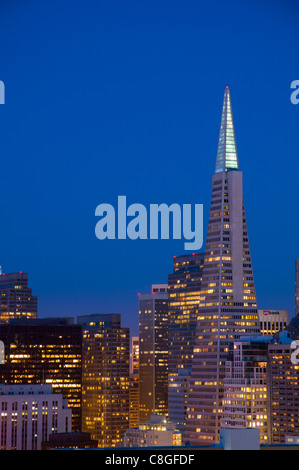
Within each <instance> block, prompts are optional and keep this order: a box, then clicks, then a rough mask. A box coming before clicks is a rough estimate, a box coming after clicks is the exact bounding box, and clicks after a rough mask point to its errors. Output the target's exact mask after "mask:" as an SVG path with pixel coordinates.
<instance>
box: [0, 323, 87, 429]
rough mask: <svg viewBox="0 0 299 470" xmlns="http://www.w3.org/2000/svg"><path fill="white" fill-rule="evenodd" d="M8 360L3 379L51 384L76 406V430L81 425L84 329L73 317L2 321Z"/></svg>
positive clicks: (1, 373) (1, 334)
mask: <svg viewBox="0 0 299 470" xmlns="http://www.w3.org/2000/svg"><path fill="white" fill-rule="evenodd" d="M0 339H1V341H3V343H4V346H5V363H4V364H0V382H1V383H4V384H7V385H13V384H15V385H17V384H23V385H25V384H32V385H33V384H49V385H51V386H52V389H53V393H61V395H62V396H63V398H65V399H67V400H68V404H69V407H70V408H71V410H72V430H73V431H78V430H80V429H81V378H82V377H81V374H82V370H81V356H82V329H81V326H80V325H76V324H74V319H73V318H43V319H31V320H29V319H25V318H23V319H18V320H11V321H10V323H3V324H0Z"/></svg>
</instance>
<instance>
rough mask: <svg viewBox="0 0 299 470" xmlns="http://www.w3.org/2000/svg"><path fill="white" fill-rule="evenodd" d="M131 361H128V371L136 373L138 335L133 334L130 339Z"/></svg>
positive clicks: (137, 365)
mask: <svg viewBox="0 0 299 470" xmlns="http://www.w3.org/2000/svg"><path fill="white" fill-rule="evenodd" d="M130 357H131V363H130V373H131V374H138V372H139V338H138V336H133V337H132V339H131V353H130Z"/></svg>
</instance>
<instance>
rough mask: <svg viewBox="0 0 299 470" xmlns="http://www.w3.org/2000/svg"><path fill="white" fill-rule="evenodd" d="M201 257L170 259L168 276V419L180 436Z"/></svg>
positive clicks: (189, 366) (185, 402)
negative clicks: (174, 424) (171, 269)
mask: <svg viewBox="0 0 299 470" xmlns="http://www.w3.org/2000/svg"><path fill="white" fill-rule="evenodd" d="M203 263H204V253H192V254H187V255H183V256H174V258H173V273H171V274H169V275H168V296H169V300H168V341H169V346H168V350H169V356H168V417H169V420H170V421H172V422H174V423H176V424H177V426H178V429H180V431H181V432H182V433H183V430H184V425H185V418H186V410H187V394H188V385H189V377H188V376H189V375H190V373H191V365H192V358H193V349H194V340H195V330H196V324H197V316H198V308H199V299H200V289H201V280H202V270H203Z"/></svg>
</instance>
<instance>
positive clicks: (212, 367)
mask: <svg viewBox="0 0 299 470" xmlns="http://www.w3.org/2000/svg"><path fill="white" fill-rule="evenodd" d="M242 177H243V175H242V172H241V171H240V169H239V162H238V155H237V147H236V139H235V130H234V123H233V116H232V108H231V98H230V90H229V88H228V87H226V88H225V92H224V101H223V108H222V117H221V126H220V135H219V142H218V150H217V158H216V168H215V174H214V175H213V178H212V185H213V187H212V200H211V207H210V216H209V224H208V233H207V240H206V249H205V259H204V267H203V273H202V282H201V297H200V305H199V310H198V318H197V328H196V338H195V347H194V351H193V361H192V371H191V378H190V390H189V396H188V406H187V420H186V429H185V442H189V443H190V444H191V445H193V444H194V445H196V444H213V443H217V442H219V430H220V419H221V414H222V398H223V380H224V374H225V361H226V360H227V358H228V353H229V346H230V343H232V342H233V341H237V340H238V339H239V338H240V337H241V336H242V335H244V334H246V335H248V334H259V332H260V329H259V319H258V311H257V303H256V294H255V285H254V278H253V271H252V264H251V255H250V248H249V241H248V232H247V224H246V217H245V211H244V202H243V187H242V186H243V181H242Z"/></svg>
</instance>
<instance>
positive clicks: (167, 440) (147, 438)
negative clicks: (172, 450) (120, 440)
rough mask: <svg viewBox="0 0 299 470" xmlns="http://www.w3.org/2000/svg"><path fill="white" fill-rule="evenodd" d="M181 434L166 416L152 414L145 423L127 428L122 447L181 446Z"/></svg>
mask: <svg viewBox="0 0 299 470" xmlns="http://www.w3.org/2000/svg"><path fill="white" fill-rule="evenodd" d="M181 445H182V436H181V433H180V432H179V431H178V430H177V428H176V426H175V424H174V423H171V422H168V421H167V418H166V416H163V415H152V416H151V417H150V420H149V421H147V422H146V423H143V424H139V426H138V427H137V428H136V429H128V430H127V431H126V433H125V436H124V447H156V446H161V447H164V446H171V447H172V446H181Z"/></svg>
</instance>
